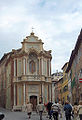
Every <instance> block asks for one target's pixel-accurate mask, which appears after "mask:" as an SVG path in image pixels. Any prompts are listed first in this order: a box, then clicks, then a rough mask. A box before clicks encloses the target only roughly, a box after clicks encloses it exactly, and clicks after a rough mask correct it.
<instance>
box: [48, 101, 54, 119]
mask: <svg viewBox="0 0 82 120" xmlns="http://www.w3.org/2000/svg"><path fill="white" fill-rule="evenodd" d="M52 104H53V103H52V102H48V104H47V111H48V115H49V119H51V107H52Z"/></svg>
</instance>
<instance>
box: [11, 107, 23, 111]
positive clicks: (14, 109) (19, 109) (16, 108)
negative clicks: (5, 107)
mask: <svg viewBox="0 0 82 120" xmlns="http://www.w3.org/2000/svg"><path fill="white" fill-rule="evenodd" d="M12 111H22V106H13V109H12Z"/></svg>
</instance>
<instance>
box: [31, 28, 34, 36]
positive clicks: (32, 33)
mask: <svg viewBox="0 0 82 120" xmlns="http://www.w3.org/2000/svg"><path fill="white" fill-rule="evenodd" d="M33 30H34V28H33V27H32V32H31V35H34V32H33Z"/></svg>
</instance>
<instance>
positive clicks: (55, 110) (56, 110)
mask: <svg viewBox="0 0 82 120" xmlns="http://www.w3.org/2000/svg"><path fill="white" fill-rule="evenodd" d="M59 111H60V109H59V104H58V103H57V102H55V103H53V104H52V115H53V118H54V120H58V115H59Z"/></svg>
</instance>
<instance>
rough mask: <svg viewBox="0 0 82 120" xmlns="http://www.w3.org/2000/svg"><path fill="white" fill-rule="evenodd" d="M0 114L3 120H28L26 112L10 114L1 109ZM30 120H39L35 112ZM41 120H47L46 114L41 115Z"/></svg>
mask: <svg viewBox="0 0 82 120" xmlns="http://www.w3.org/2000/svg"><path fill="white" fill-rule="evenodd" d="M0 112H2V113H4V114H5V118H4V119H3V120H29V119H28V116H27V114H26V112H11V111H9V110H5V109H3V108H0ZM63 116H64V115H63ZM30 120H39V115H38V114H37V113H36V112H33V113H32V116H31V119H30ZM42 120H49V119H48V118H47V114H43V119H42ZM59 120H65V118H64V117H63V118H62V119H60V118H59Z"/></svg>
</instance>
